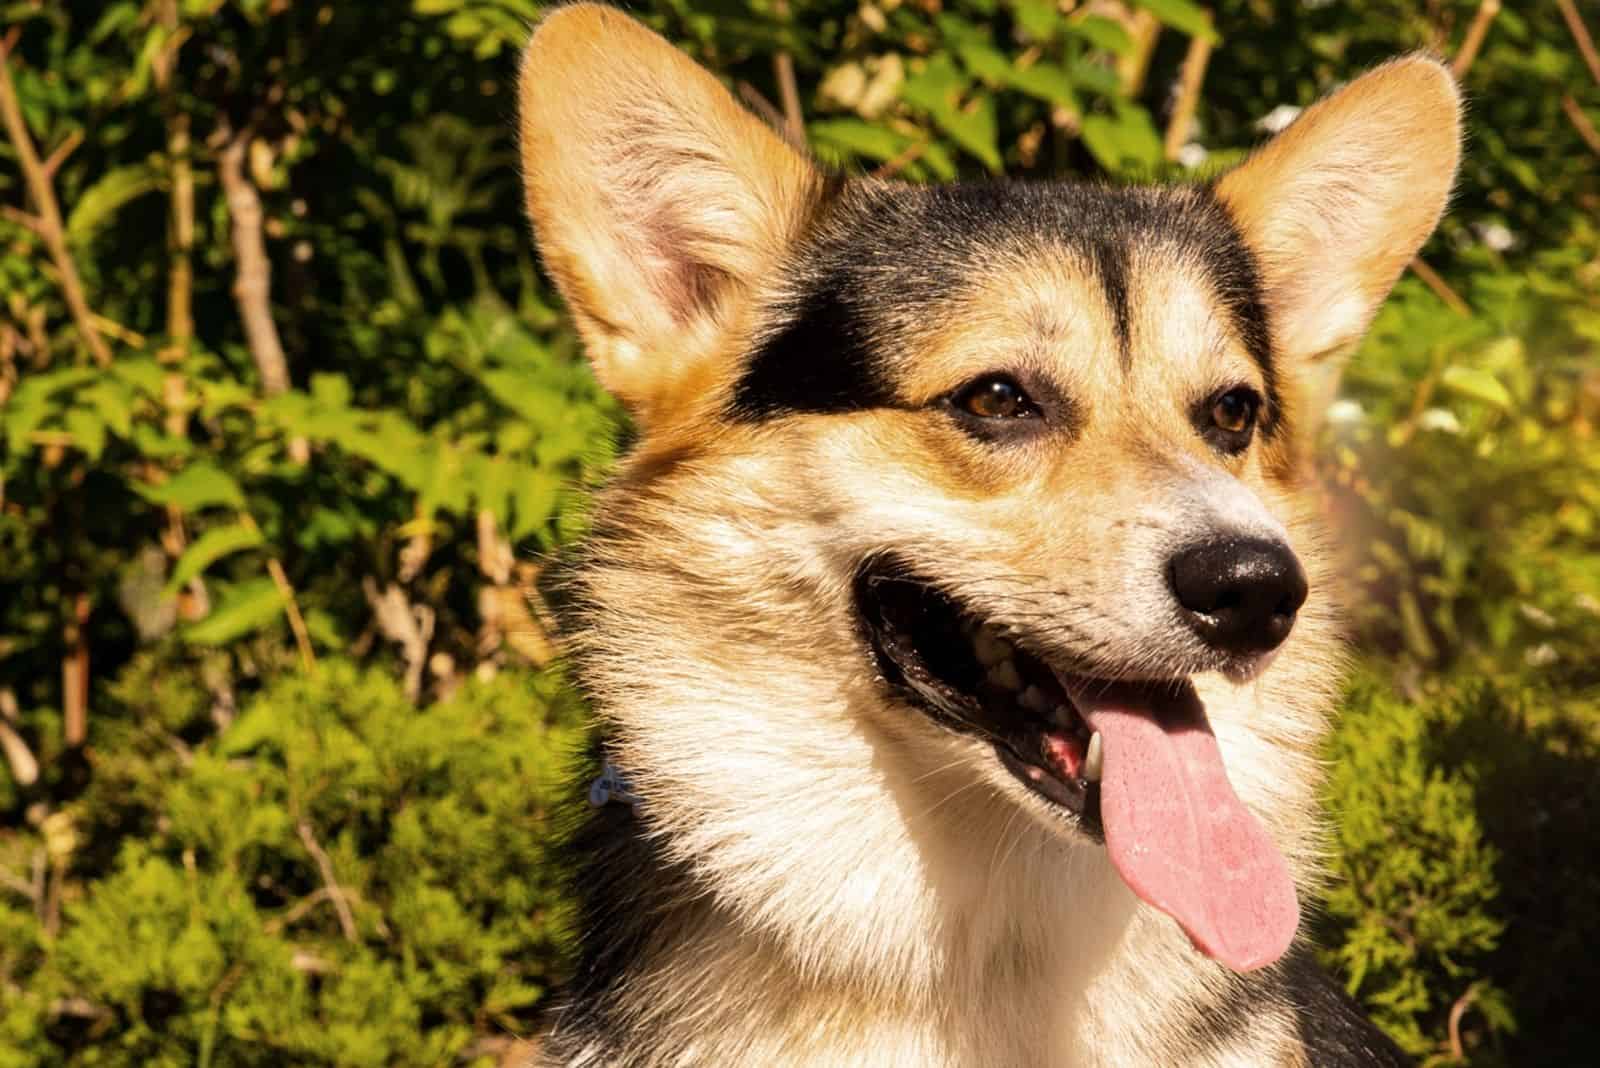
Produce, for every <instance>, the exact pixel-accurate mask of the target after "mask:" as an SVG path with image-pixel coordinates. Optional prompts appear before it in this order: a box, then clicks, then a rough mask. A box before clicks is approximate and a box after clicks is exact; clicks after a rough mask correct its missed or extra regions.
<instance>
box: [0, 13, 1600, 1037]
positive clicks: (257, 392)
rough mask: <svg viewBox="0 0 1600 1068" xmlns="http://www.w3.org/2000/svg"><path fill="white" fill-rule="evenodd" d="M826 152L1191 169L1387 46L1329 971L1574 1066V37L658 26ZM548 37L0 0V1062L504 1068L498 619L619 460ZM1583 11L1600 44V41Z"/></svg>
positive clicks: (1016, 22)
mask: <svg viewBox="0 0 1600 1068" xmlns="http://www.w3.org/2000/svg"><path fill="white" fill-rule="evenodd" d="M634 11H635V13H636V14H638V15H640V16H641V17H643V18H645V19H646V20H648V21H649V22H650V23H651V24H653V25H655V26H656V27H658V28H660V29H661V30H663V31H664V32H665V33H667V34H668V35H670V36H671V37H672V38H674V39H675V40H677V41H678V42H680V43H681V44H682V45H683V46H684V47H685V48H686V49H688V50H689V51H690V52H692V53H693V54H694V55H696V56H697V57H698V58H700V59H702V60H704V61H705V62H707V63H709V64H710V65H712V66H713V67H714V68H715V69H716V70H718V71H720V72H722V74H723V75H724V76H725V77H726V78H727V80H728V82H729V84H730V85H731V86H733V87H734V88H735V89H736V90H737V91H738V92H739V93H740V94H741V95H742V96H743V97H744V99H745V100H746V101H747V102H749V103H750V104H751V106H752V107H753V108H755V109H756V110H758V111H761V112H763V113H765V114H767V115H768V116H769V117H770V118H771V119H772V121H773V122H774V123H775V124H777V125H779V126H780V127H783V128H785V129H787V130H789V131H790V133H791V135H792V136H794V137H795V138H796V139H804V140H805V141H807V142H808V143H809V144H810V145H811V146H812V148H813V150H814V151H815V152H816V153H817V154H818V155H820V156H822V157H823V158H825V159H827V160H829V161H831V162H834V163H837V164H839V165H844V166H849V167H853V168H858V169H862V170H876V171H879V172H881V173H885V174H897V175H899V176H901V177H903V178H906V179H909V180H915V181H922V180H945V179H950V178H954V177H957V176H975V175H982V174H994V173H1001V172H1007V173H1013V174H1024V175H1059V174H1074V175H1100V176H1107V177H1109V178H1110V179H1112V180H1124V179H1128V178H1135V177H1145V176H1150V175H1156V176H1179V177H1183V176H1191V177H1192V176H1195V175H1204V174H1207V173H1210V172H1211V171H1212V170H1214V169H1215V168H1217V167H1219V166H1221V165H1223V164H1225V163H1227V162H1228V161H1230V160H1232V159H1235V158H1237V157H1238V155H1239V154H1240V153H1241V152H1242V151H1243V150H1244V149H1245V148H1246V147H1247V146H1249V145H1250V144H1251V143H1252V142H1254V141H1255V140H1257V139H1259V138H1260V137H1261V136H1262V134H1263V130H1265V129H1270V128H1273V127H1275V126H1277V125H1281V123H1282V122H1284V121H1287V118H1288V117H1290V116H1292V114H1293V110H1292V109H1293V108H1295V107H1297V106H1302V105H1304V104H1306V103H1308V102H1310V101H1311V100H1312V99H1313V98H1314V97H1315V96H1317V95H1318V94H1319V93H1321V92H1323V91H1325V90H1326V89H1328V88H1330V87H1331V86H1333V85H1334V84H1336V83H1337V82H1339V81H1341V80H1343V79H1345V78H1348V77H1349V76H1351V75H1352V74H1353V73H1355V72H1356V71H1358V70H1360V69H1361V68H1363V67H1365V66H1368V65H1370V64H1372V63H1374V62H1377V61H1379V60H1381V59H1383V58H1385V57H1388V56H1390V55H1393V54H1394V53H1396V52H1399V51H1402V50H1407V49H1412V48H1417V47H1429V48H1433V49H1435V50H1437V51H1439V52H1441V53H1442V54H1445V55H1449V56H1453V57H1455V62H1456V64H1457V67H1458V69H1459V70H1460V71H1461V72H1462V73H1463V78H1464V82H1465V84H1466V86H1467V88H1468V91H1469V92H1470V94H1471V95H1472V97H1473V106H1472V109H1471V116H1470V118H1471V145H1470V150H1469V155H1468V162H1467V165H1466V169H1465V172H1464V175H1463V179H1462V183H1461V188H1460V193H1459V196H1458V198H1457V201H1456V205H1455V209H1454V211H1453V213H1452V215H1451V217H1450V219H1449V220H1448V221H1447V222H1446V224H1445V226H1444V228H1443V230H1442V232H1441V234H1440V236H1439V237H1438V238H1437V239H1436V240H1435V241H1434V242H1432V243H1431V244H1430V246H1429V247H1428V248H1427V249H1426V250H1425V251H1424V254H1423V255H1424V260H1425V262H1419V263H1418V264H1417V265H1416V270H1415V271H1414V272H1412V273H1411V274H1409V275H1408V277H1407V278H1406V279H1405V280H1403V281H1402V283H1401V285H1400V288H1399V290H1398V292H1397V294H1396V296H1395V298H1394V299H1393V300H1392V301H1391V302H1390V304H1389V306H1388V307H1387V308H1386V310H1385V311H1384V313H1383V315H1382V317H1381V319H1380V321H1379V323H1378V325H1377V328H1376V329H1375V331H1374V333H1373V336H1372V338H1371V339H1370V341H1369V342H1368V344H1367V345H1366V346H1365V347H1364V348H1363V350H1362V351H1361V353H1360V354H1359V355H1358V357H1357V358H1356V360H1355V362H1354V365H1353V367H1352V368H1351V371H1350V373H1349V375H1348V376H1347V382H1346V391H1345V396H1344V398H1343V399H1341V400H1340V401H1339V402H1338V403H1337V405H1336V406H1335V408H1334V410H1333V411H1332V412H1331V413H1330V416H1331V418H1330V421H1329V429H1328V437H1327V441H1326V443H1325V448H1324V449H1323V452H1322V455H1323V457H1324V464H1325V468H1326V475H1327V486H1328V506H1329V508H1330V509H1331V510H1332V511H1334V512H1335V513H1336V514H1337V516H1338V519H1339V522H1340V523H1341V524H1342V526H1343V528H1344V529H1345V530H1346V531H1347V532H1348V534H1349V535H1350V536H1348V537H1347V538H1346V539H1345V542H1344V544H1346V545H1347V546H1349V549H1348V561H1347V564H1348V574H1349V576H1350V598H1349V599H1350V602H1351V604H1352V606H1353V607H1354V615H1355V621H1356V624H1357V630H1356V634H1357V637H1358V639H1359V646H1358V648H1359V661H1360V663H1359V670H1358V671H1357V673H1356V680H1355V682H1354V683H1353V684H1352V687H1351V689H1350V691H1349V696H1348V700H1347V706H1348V715H1347V717H1346V719H1345V721H1344V726H1343V728H1342V729H1341V732H1340V733H1339V735H1338V737H1337V739H1336V740H1335V742H1334V746H1333V751H1332V752H1331V753H1330V757H1331V758H1332V759H1333V761H1334V764H1333V767H1334V775H1333V779H1332V783H1331V786H1330V791H1329V805H1330V810H1331V812H1332V813H1333V815H1334V816H1335V818H1336V820H1337V825H1338V827H1339V828H1340V830H1339V836H1338V840H1337V846H1338V851H1337V855H1336V858H1335V859H1336V866H1337V869H1338V874H1339V876H1340V879H1339V880H1338V881H1337V882H1336V883H1335V884H1334V886H1333V889H1332V890H1331V892H1330V894H1329V896H1328V898H1327V902H1326V909H1325V911H1324V914H1323V919H1322V921H1321V926H1322V927H1323V932H1322V933H1323V935H1324V939H1325V943H1326V945H1328V946H1329V947H1330V948H1329V950H1328V960H1329V963H1330V964H1331V965H1333V966H1334V967H1335V968H1336V969H1337V970H1338V971H1339V973H1340V974H1341V975H1342V976H1343V977H1344V979H1345V981H1346V983H1347V984H1348V986H1349V988H1350V990H1351V991H1352V992H1353V993H1355V994H1356V996H1358V997H1359V998H1361V999H1362V1000H1363V1001H1364V1002H1365V1003H1366V1004H1367V1005H1368V1006H1369V1007H1370V1009H1371V1010H1372V1011H1373V1012H1374V1013H1375V1014H1376V1016H1377V1017H1378V1018H1379V1019H1380V1020H1381V1021H1382V1022H1383V1023H1384V1025H1385V1026H1386V1027H1388V1028H1389V1029H1390V1030H1391V1031H1392V1033H1393V1034H1394V1035H1395V1036H1396V1037H1397V1038H1398V1039H1399V1040H1400V1041H1401V1042H1402V1043H1403V1044H1404V1045H1406V1046H1407V1047H1408V1048H1410V1049H1411V1050H1412V1051H1414V1052H1416V1053H1418V1054H1419V1055H1422V1056H1423V1057H1424V1058H1426V1059H1427V1060H1428V1061H1430V1062H1431V1063H1435V1064H1445V1063H1472V1064H1476V1065H1500V1064H1516V1065H1522V1066H1528V1065H1566V1064H1576V1063H1581V1062H1583V1061H1585V1060H1587V1059H1591V1058H1592V1056H1593V1050H1594V1049H1596V1048H1600V1021H1597V1017H1596V1015H1595V1013H1594V1012H1593V1010H1592V1007H1591V1006H1590V1005H1589V1001H1590V1000H1591V998H1592V991H1593V990H1594V988H1595V983H1596V980H1600V967H1597V965H1596V963H1595V954H1596V952H1597V950H1600V918H1597V916H1600V913H1597V910H1596V909H1595V907H1594V902H1595V901H1597V900H1600V865H1597V862H1596V857H1595V841H1596V839H1595V835H1594V832H1593V830H1592V826H1591V817H1590V814H1591V812H1593V811H1596V810H1597V808H1600V775H1596V774H1595V771H1596V767H1597V765H1596V757H1597V755H1600V656H1597V655H1596V653H1597V651H1600V439H1597V424H1600V360H1597V354H1600V232H1597V225H1596V219H1600V135H1597V134H1596V132H1595V125H1596V123H1597V122H1600V59H1597V57H1596V55H1595V51H1594V47H1593V44H1592V42H1591V41H1590V39H1589V37H1588V34H1587V32H1586V31H1585V30H1584V27H1583V25H1582V21H1581V19H1580V17H1579V14H1578V12H1577V11H1576V9H1575V8H1574V7H1573V5H1572V3H1571V0H1554V2H1546V0H1537V2H1530V3H1525V4H1518V5H1516V7H1515V9H1512V8H1511V7H1509V6H1508V7H1506V8H1505V9H1501V6H1500V4H1499V3H1498V2H1496V0H1487V2H1483V3H1479V0H1470V2H1467V0H1428V2H1427V3H1421V4H1418V3H1410V2H1398V0H1351V2H1342V3H1327V2H1321V0H1300V2H1295V3H1273V2H1271V0H1226V2H1219V3H1218V4H1217V5H1216V7H1215V8H1214V10H1213V11H1212V12H1211V13H1208V12H1206V11H1205V10H1202V9H1201V8H1200V7H1198V6H1196V5H1195V3H1194V2H1193V0H1130V2H1128V3H1118V2H1112V0H1083V2H1074V0H849V2H843V0H651V2H648V3H642V4H639V5H637V6H636V7H635V8H634ZM537 14H538V6H537V5H536V4H534V3H532V2H531V0H412V2H409V3H407V2H404V0H388V2H384V3H376V2H374V3H360V4H356V3H343V4H336V3H332V2H331V0H327V2H324V0H110V2H106V0H92V2H91V0H0V126H3V130H0V133H3V136H0V753H3V759H0V1066H22V1065H36V1064H48V1065H68V1064H70V1065H114V1064H130V1065H133V1064H137V1065H161V1064H171V1065H178V1064H206V1065H251V1064H263V1065H265V1064H284V1063H293V1064H350V1065H356V1064H363V1065H364V1064H372V1065H409V1064H417V1065H422V1064H429V1065H434V1064H446V1063H492V1062H493V1061H495V1060H496V1059H498V1058H500V1057H502V1056H504V1055H505V1054H506V1053H507V1052H508V1051H509V1050H510V1049H511V1048H512V1046H513V1043H514V1040H515V1039H516V1037H517V1036H522V1035H527V1034H529V1033H531V1032H532V1031H533V1030H534V1029H535V1027H536V1021H537V1018H538V1012H539V1007H540V1003H541V999H542V998H543V997H544V995H545V992H546V990H547V988H548V986H549V984H550V983H551V981H552V977H556V976H558V975H559V972H560V969H561V966H562V959H563V957H562V952H563V946H564V942H563V932H564V930H565V928H564V919H563V917H564V913H563V906H562V902H561V900H560V896H559V893H558V892H557V890H556V888H555V885H554V875H553V872H552V865H551V862H550V860H549V859H548V858H547V856H546V850H547V848H548V846H549V843H550V840H551V837H552V835H553V833H554V831H553V829H552V819H553V816H552V812H553V811H555V806H556V803H557V801H558V799H559V798H560V797H561V796H562V794H561V787H560V778H561V774H562V770H563V768H564V766H565V765H566V764H567V763H568V762H569V754H570V753H572V752H574V751H575V750H576V749H577V748H578V744H579V741H580V738H581V733H582V727H581V714H580V710H579V709H578V708H577V707H576V704H575V701H574V699H573V698H572V697H571V696H570V695H569V693H568V691H567V690H566V689H565V688H564V685H563V682H562V679H561V677H560V672H559V668H557V667H554V666H552V665H551V664H550V657H551V648H550V643H549V640H548V638H547V636H546V631H545V629H544V624H543V620H542V615H541V609H540V607H539V606H538V604H537V601H536V600H531V599H529V598H527V597H525V596H524V595H523V593H522V590H523V588H524V587H526V586H527V585H528V584H529V583H530V582H531V580H532V579H533V578H534V577H535V576H536V573H537V572H538V569H539V567H540V566H541V563H542V562H543V561H544V560H545V559H546V558H547V556H548V554H549V553H550V552H551V551H553V550H556V549H558V548H559V546H560V545H561V544H562V543H563V541H564V540H566V539H568V538H569V537H570V536H571V535H572V533H573V532H574V530H575V529H576V528H577V527H578V526H579V525H581V499H582V498H581V492H580V491H579V490H578V489H576V488H575V487H581V486H583V485H584V484H586V483H589V482H591V481H592V479H593V478H594V477H596V476H597V475H598V474H600V473H602V472H603V471H604V470H605V468H606V466H607V464H608V462H609V460H610V458H611V450H612V449H613V441H614V440H615V438H616V435H617V431H618V430H619V428H620V419H619V415H618V413H617V412H616V411H615V409H614V408H613V407H612V406H611V405H610V404H609V403H608V402H607V401H606V400H604V399H603V398H602V397H601V396H600V395H599V394H598V392H597V391H596V389H595V387H594V385H593V384H592V382H591V380H590V378H589V376H588V374H587V371H586V370H585V369H584V367H583V366H582V363H581V360H580V359H579V357H578V355H577V354H576V353H575V348H574V343H573V340H572V338H571V336H570V334H569V333H568V332H567V330H566V329H565V327H564V325H563V321H562V319H561V317H560V315H559V313H558V312H557V311H556V310H555V308H554V307H553V305H552V298H551V295H550V291H549V289H548V287H547V286H546V285H545V283H544V282H543V281H542V280H541V278H540V275H539V270H538V267H537V265H536V264H535V262H534V260H533V258H532V255H531V250H530V245H529V242H528V240H527V237H526V234H525V231H524V224H523V221H522V216H521V210H520V206H519V203H518V199H519V198H518V191H517V186H516V178H515V174H514V168H513V165H512V144H511V141H510V136H509V130H510V115H511V111H512V92H511V88H512V84H511V79H512V75H513V71H514V57H515V51H516V47H517V45H518V43H519V42H520V40H521V39H522V38H523V35H524V34H525V26H526V23H527V21H528V20H529V19H531V18H534V17H536V16H537ZM1593 22H1594V20H1593V17H1592V12H1591V16H1590V23H1591V26H1592V25H1593Z"/></svg>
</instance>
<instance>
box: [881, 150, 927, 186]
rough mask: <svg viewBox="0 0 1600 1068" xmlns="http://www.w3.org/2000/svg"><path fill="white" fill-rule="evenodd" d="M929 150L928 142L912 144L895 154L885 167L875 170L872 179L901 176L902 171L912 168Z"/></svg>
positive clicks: (886, 162)
mask: <svg viewBox="0 0 1600 1068" xmlns="http://www.w3.org/2000/svg"><path fill="white" fill-rule="evenodd" d="M927 150H928V142H926V141H913V142H911V144H909V145H907V146H906V147H905V148H902V149H901V150H900V151H899V152H897V153H895V155H894V157H893V158H891V159H889V160H887V161H885V162H884V164H883V166H881V167H879V168H877V169H876V170H874V171H873V172H872V174H871V177H873V178H893V177H894V176H895V175H897V174H899V173H900V172H901V171H902V170H904V169H905V168H907V167H909V166H911V164H913V163H915V162H916V161H917V160H918V159H920V158H921V157H922V154H923V153H924V152H926V151H927Z"/></svg>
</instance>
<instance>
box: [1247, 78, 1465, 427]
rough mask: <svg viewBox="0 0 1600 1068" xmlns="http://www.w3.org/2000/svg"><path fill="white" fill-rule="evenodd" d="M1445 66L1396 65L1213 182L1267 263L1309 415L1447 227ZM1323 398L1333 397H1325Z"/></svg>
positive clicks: (1451, 114)
mask: <svg viewBox="0 0 1600 1068" xmlns="http://www.w3.org/2000/svg"><path fill="white" fill-rule="evenodd" d="M1460 144H1461V96H1460V93H1459V92H1458V91H1457V89H1456V83H1455V79H1454V77H1453V76H1452V75H1451V74H1450V71H1449V70H1448V69H1447V68H1446V67H1444V66H1443V65H1442V64H1440V63H1438V62H1436V61H1434V60H1432V59H1428V58H1425V57H1423V56H1409V57H1406V58H1404V59H1399V60H1396V61H1394V62H1392V63H1388V64H1386V65H1384V66H1382V67H1379V68H1377V69H1376V70H1374V71H1371V72H1370V73H1368V74H1366V75H1364V76H1362V77H1360V78H1358V79H1356V80H1355V81H1354V82H1352V83H1350V84H1349V85H1347V86H1346V87H1344V88H1343V89H1341V90H1339V91H1338V92H1336V93H1334V94H1333V95H1331V96H1329V97H1327V98H1326V99H1324V100H1322V101H1320V102H1319V103H1317V104H1316V105H1314V106H1313V107H1311V108H1309V109H1307V111H1306V112H1305V114H1303V115H1301V116H1300V117H1299V118H1298V119H1297V120H1296V121H1295V122H1294V124H1293V125H1291V126H1290V127H1289V128H1288V129H1287V130H1285V131H1284V132H1283V133H1281V134H1279V135H1278V136H1277V137H1275V138H1273V139H1272V140H1271V141H1270V142H1268V143H1267V144H1266V145H1265V146H1263V147H1262V148H1261V149H1259V150H1258V151H1256V152H1255V153H1254V154H1253V155H1251V156H1250V158H1249V159H1247V160H1246V161H1245V162H1244V163H1242V164H1241V165H1240V166H1239V167H1237V168H1236V169H1235V170H1233V171H1231V172H1229V173H1228V174H1226V175H1224V176H1223V177H1222V179H1221V180H1220V181H1219V182H1218V183H1217V186H1216V191H1217V195H1218V197H1219V198H1220V199H1221V200H1222V201H1223V203H1225V204H1226V205H1227V206H1228V209H1229V210H1230V211H1231V212H1232V214H1233V217H1234V219H1235V220H1236V221H1237V223H1238V225H1239V227H1240V229H1241V230H1242V231H1243V233H1244V237H1245V241H1246V242H1247V243H1248V244H1249V245H1250V247H1251V248H1252V249H1253V250H1254V252H1255V254H1256V256H1257V259H1258V261H1259V265H1260V270H1261V275H1262V283H1263V286H1264V289H1265V296H1266V303H1267V309H1268V314H1269V316H1270V319H1271V323H1272V333H1273V342H1274V346H1275V348H1276V349H1277V351H1278V352H1279V353H1280V354H1281V356H1282V358H1283V359H1284V360H1285V361H1286V362H1287V363H1288V364H1289V365H1290V367H1291V369H1292V371H1293V373H1294V374H1295V375H1296V376H1297V377H1299V378H1300V379H1301V384H1302V391H1303V394H1310V395H1309V396H1305V401H1306V402H1307V404H1308V405H1315V404H1318V403H1319V402H1320V403H1321V404H1324V405H1325V403H1326V401H1328V400H1331V395H1332V391H1333V389H1334V388H1335V387H1336V386H1337V376H1338V361H1337V360H1335V359H1328V360H1321V361H1320V363H1319V362H1317V361H1319V358H1321V357H1329V356H1336V355H1342V354H1344V353H1346V352H1348V351H1349V349H1350V348H1351V347H1352V346H1353V345H1354V343H1355V342H1357V341H1359V340H1360V338H1361V335H1362V334H1363V333H1364V332H1365V331H1366V328H1367V325H1368V324H1369V323H1370V322H1371V321H1372V316H1373V314H1374V313H1375V312H1376V311H1377V309H1378V305H1379V304H1381V303H1382V302H1383V298H1384V297H1386V296H1387V295H1388V293H1389V290H1390V289H1391V288H1393V286H1394V283H1395V281H1396V280H1397V279H1398V278H1399V277H1400V272H1401V271H1402V270H1404V269H1405V266H1406V264H1407V263H1409V262H1411V259H1412V258H1413V257H1414V256H1415V255H1416V253H1417V250H1418V249H1419V248H1421V247H1422V243H1423V242H1424V241H1425V240H1427V238H1428V235H1429V234H1431V233H1432V232H1433V228H1434V227H1435V226H1436V225H1437V224H1438V222H1439V216H1440V214H1441V213H1442V212H1443V211H1444V207H1445V202H1446V201H1447V200H1448V199H1449V196H1450V187H1451V185H1452V183H1453V182H1454V181H1455V173H1456V164H1457V162H1458V160H1459V158H1460V152H1461V149H1460ZM1319 394H1326V395H1325V396H1319Z"/></svg>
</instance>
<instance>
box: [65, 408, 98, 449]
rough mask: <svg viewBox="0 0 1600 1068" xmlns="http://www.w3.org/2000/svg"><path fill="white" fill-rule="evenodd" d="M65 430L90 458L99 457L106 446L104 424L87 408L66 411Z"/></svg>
mask: <svg viewBox="0 0 1600 1068" xmlns="http://www.w3.org/2000/svg"><path fill="white" fill-rule="evenodd" d="M67 432H68V433H70V434H71V435H72V440H73V442H74V443H75V444H76V445H77V446H78V448H80V449H82V450H83V451H84V454H85V455H86V456H88V457H89V459H90V460H98V459H100V454H101V453H102V452H104V451H105V448H106V424H105V423H104V422H103V421H101V419H100V417H99V416H97V415H95V414H94V413H93V412H91V411H89V410H88V409H87V408H71V409H68V411H67Z"/></svg>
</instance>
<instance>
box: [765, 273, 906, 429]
mask: <svg viewBox="0 0 1600 1068" xmlns="http://www.w3.org/2000/svg"><path fill="white" fill-rule="evenodd" d="M846 285H847V283H846V281H845V280H844V279H842V278H833V277H824V278H823V279H821V280H819V281H818V282H817V283H816V284H815V288H813V289H812V290H811V291H810V292H808V293H806V294H805V295H804V296H803V297H802V298H801V299H800V300H799V301H798V302H797V303H796V305H795V307H794V309H793V311H792V312H791V313H790V317H789V322H788V324H787V325H786V326H784V327H783V328H781V329H780V330H779V331H778V332H777V333H775V334H773V335H772V336H771V337H769V338H767V339H766V341H765V342H764V343H763V344H762V345H761V346H760V347H759V348H758V349H757V350H756V352H755V355H754V356H753V357H752V358H751V360H750V363H749V365H748V366H747V367H746V369H745V373H744V376H743V377H742V378H741V379H740V380H739V384H738V386H737V388H736V389H735V391H734V398H733V404H734V408H735V410H736V411H737V412H738V413H739V414H740V415H742V416H744V417H745V418H754V419H762V418H768V417H771V416H774V415H779V414H782V413H786V412H807V413H811V414H823V413H828V412H851V411H861V410H863V409H866V408H876V407H881V406H883V405H886V404H889V403H890V402H891V401H893V399H894V397H893V394H892V393H891V392H890V389H889V386H888V383H887V382H885V381H884V376H883V373H882V372H881V370H880V369H879V368H878V366H877V364H876V362H875V361H874V359H873V355H872V350H871V348H870V345H869V343H868V340H867V336H866V330H865V328H864V326H863V324H862V323H861V321H860V317H859V316H858V315H857V314H856V312H855V311H854V310H853V309H852V308H851V307H850V303H849V300H848V298H847V296H846V292H845V287H846Z"/></svg>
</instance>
